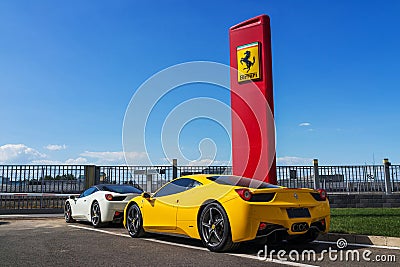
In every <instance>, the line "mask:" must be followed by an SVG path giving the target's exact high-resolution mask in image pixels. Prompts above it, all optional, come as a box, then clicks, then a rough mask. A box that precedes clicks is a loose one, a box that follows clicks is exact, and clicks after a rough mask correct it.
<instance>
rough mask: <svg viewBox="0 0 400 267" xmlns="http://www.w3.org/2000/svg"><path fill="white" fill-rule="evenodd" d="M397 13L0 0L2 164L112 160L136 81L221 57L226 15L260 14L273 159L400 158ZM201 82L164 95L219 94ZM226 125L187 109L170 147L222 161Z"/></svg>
mask: <svg viewBox="0 0 400 267" xmlns="http://www.w3.org/2000/svg"><path fill="white" fill-rule="evenodd" d="M399 13H400V2H399V1H395V0H393V1H390V0H386V1H373V0H370V1H353V0H348V1H345V0H339V1H324V0H315V1H296V0H292V1H289V0H287V1H284V0H270V1H255V0H254V1H253V0H252V1H200V2H193V1H153V2H151V4H149V3H148V2H145V1H112V2H110V1H83V3H82V1H67V2H61V1H50V0H49V1H42V0H40V1H1V2H0V35H1V41H0V114H1V117H0V163H16V164H18V163H96V164H117V163H119V162H121V159H122V157H121V153H122V152H121V151H122V139H121V135H122V123H123V119H124V114H125V110H126V109H127V107H128V104H129V101H130V99H131V97H132V95H133V94H134V93H135V90H136V89H137V88H138V87H139V86H140V85H141V84H142V83H143V82H144V81H146V80H147V79H148V78H149V77H151V76H152V75H154V74H155V73H157V72H159V71H161V70H163V69H165V68H167V67H169V66H172V65H175V64H178V63H183V62H188V61H195V60H207V61H215V62H219V63H223V64H229V40H228V29H229V27H231V26H232V25H235V24H237V23H239V22H241V21H243V20H246V19H248V18H251V17H254V16H257V15H260V14H268V15H269V16H270V17H271V27H272V49H273V79H274V97H275V119H276V132H277V156H278V163H281V164H291V163H298V164H304V163H309V164H311V159H312V158H319V159H320V163H321V164H364V163H368V164H370V163H372V161H373V155H374V157H375V161H376V163H379V164H380V163H381V160H382V159H383V158H384V157H388V158H389V159H390V160H391V161H392V162H393V163H397V164H398V163H399V162H400V157H399V153H398V151H399V150H400V146H399V141H398V132H399V131H400V123H399V120H398V114H399V113H400V105H399V99H400V92H399V88H400V75H399V70H400V63H399V62H400V51H399V47H400V35H399V26H400V18H399V16H398V14H399ZM199 86H200V85H198V86H188V87H187V90H186V93H185V94H176V95H175V96H174V95H171V96H169V97H170V98H171V99H172V100H171V101H172V103H174V101H176V103H180V102H181V101H183V100H185V99H190V97H193V96H194V97H199V96H204V95H207V96H209V97H212V98H216V99H219V100H221V101H224V102H225V103H228V104H229V92H227V91H226V90H212V88H211V87H207V86H205V85H201V86H200V87H201V89H199V88H198V87H199ZM199 91H201V93H199ZM168 103H169V104H168ZM168 103H166V104H165V107H160V110H159V113H160V116H159V117H157V116H152V117H151V119H152V121H154V125H159V124H160V123H162V120H160V121H157V118H159V119H161V118H163V117H165V114H163V112H168V111H169V110H170V104H171V102H168ZM154 128H157V127H155V126H154ZM150 129H151V126H150ZM204 129H207V131H204ZM192 132H193V134H192ZM210 132H212V133H213V134H211V135H210V134H209V133H210ZM156 133H157V132H156V131H155V132H151V133H149V136H148V137H149V138H150V137H152V135H154V143H156V142H159V136H157V134H156ZM228 134H229V133H228ZM228 134H227V133H226V131H225V130H224V129H222V128H221V127H220V126H218V125H217V124H215V123H213V122H210V121H208V122H207V121H200V120H197V121H194V122H193V123H192V124H188V125H187V126H185V129H184V130H183V131H182V136H181V138H180V143H179V145H180V146H181V147H182V148H183V151H186V152H185V153H186V154H185V155H187V157H188V158H192V159H196V158H197V157H198V156H199V151H198V143H199V142H198V141H201V140H202V139H204V138H212V139H213V140H214V142H215V143H216V146H217V147H218V149H219V150H218V151H220V152H219V154H218V156H217V158H216V159H217V160H218V161H221V162H223V161H226V160H228V157H229V151H230V148H229V147H228V146H229V140H228V141H227V138H228V137H227V136H228ZM49 145H52V146H49ZM138 153H139V155H142V154H140V153H141V151H138ZM160 162H162V159H161V156H160Z"/></svg>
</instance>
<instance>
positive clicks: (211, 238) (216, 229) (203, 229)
mask: <svg viewBox="0 0 400 267" xmlns="http://www.w3.org/2000/svg"><path fill="white" fill-rule="evenodd" d="M199 231H200V237H201V241H202V242H203V244H204V246H206V247H207V248H208V249H209V250H211V251H215V252H218V251H226V250H232V249H235V248H236V247H237V246H238V244H236V243H233V242H232V236H231V228H230V225H229V219H228V216H227V215H226V212H225V210H224V208H223V207H222V206H221V205H220V204H218V203H210V204H208V205H207V206H206V207H205V208H204V209H203V210H202V212H201V215H200V220H199Z"/></svg>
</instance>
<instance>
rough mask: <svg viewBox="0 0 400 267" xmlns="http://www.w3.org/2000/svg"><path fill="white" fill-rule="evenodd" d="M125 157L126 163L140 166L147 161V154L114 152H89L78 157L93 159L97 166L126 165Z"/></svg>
mask: <svg viewBox="0 0 400 267" xmlns="http://www.w3.org/2000/svg"><path fill="white" fill-rule="evenodd" d="M124 155H125V156H126V158H127V160H128V163H132V162H134V163H137V164H138V165H141V164H143V163H144V162H145V160H146V159H147V154H146V153H145V152H126V153H124V152H122V151H116V152H108V151H107V152H91V151H85V152H84V153H81V154H80V156H82V157H88V158H93V159H96V160H97V161H96V162H95V163H96V164H98V165H101V164H110V165H117V164H126V162H125V157H124Z"/></svg>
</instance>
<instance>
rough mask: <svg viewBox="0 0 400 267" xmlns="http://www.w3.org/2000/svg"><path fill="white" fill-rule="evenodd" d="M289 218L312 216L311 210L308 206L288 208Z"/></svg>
mask: <svg viewBox="0 0 400 267" xmlns="http://www.w3.org/2000/svg"><path fill="white" fill-rule="evenodd" d="M286 211H287V214H288V216H289V219H292V218H310V217H311V215H310V211H309V210H308V209H307V208H289V209H286Z"/></svg>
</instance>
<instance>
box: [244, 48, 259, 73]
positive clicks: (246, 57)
mask: <svg viewBox="0 0 400 267" xmlns="http://www.w3.org/2000/svg"><path fill="white" fill-rule="evenodd" d="M250 56H251V53H250V51H249V50H247V51H246V52H244V57H242V58H241V59H240V64H241V65H243V62H244V63H245V64H246V68H244V69H243V70H247V72H249V71H250V68H251V67H252V66H253V65H254V63H256V57H255V56H253V62H251V61H250V60H249V59H250Z"/></svg>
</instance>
